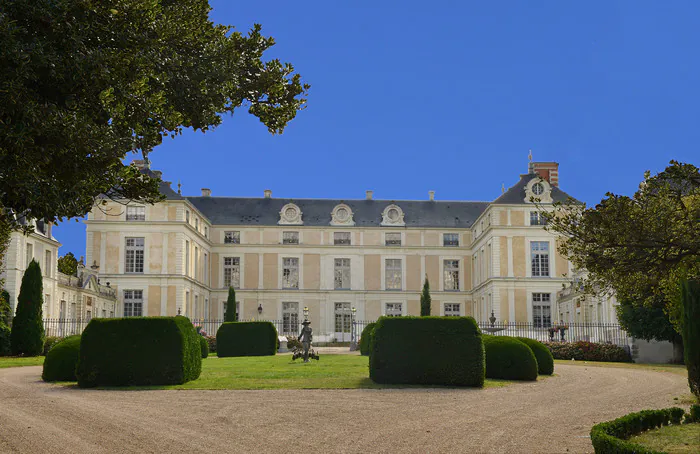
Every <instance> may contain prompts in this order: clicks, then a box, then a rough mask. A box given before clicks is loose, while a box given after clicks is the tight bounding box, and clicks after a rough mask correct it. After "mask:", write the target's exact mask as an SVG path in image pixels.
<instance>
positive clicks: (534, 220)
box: [530, 211, 547, 225]
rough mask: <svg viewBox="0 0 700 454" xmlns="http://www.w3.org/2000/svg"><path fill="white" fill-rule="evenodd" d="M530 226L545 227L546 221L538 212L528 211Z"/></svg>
mask: <svg viewBox="0 0 700 454" xmlns="http://www.w3.org/2000/svg"><path fill="white" fill-rule="evenodd" d="M530 225H547V219H545V217H544V216H543V215H542V213H540V212H539V211H530Z"/></svg>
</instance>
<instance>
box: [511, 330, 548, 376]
mask: <svg viewBox="0 0 700 454" xmlns="http://www.w3.org/2000/svg"><path fill="white" fill-rule="evenodd" d="M516 339H518V340H519V341H520V342H522V343H524V344H525V345H527V346H528V347H530V350H532V353H534V354H535V359H537V373H539V374H540V375H552V374H553V373H554V356H552V352H551V351H549V349H548V348H547V346H546V345H544V344H543V343H542V342H540V341H537V340H535V339H530V338H528V337H518V338H516Z"/></svg>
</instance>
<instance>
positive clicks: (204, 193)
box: [202, 188, 211, 197]
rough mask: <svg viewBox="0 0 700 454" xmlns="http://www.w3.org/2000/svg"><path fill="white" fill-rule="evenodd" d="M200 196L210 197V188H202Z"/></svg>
mask: <svg viewBox="0 0 700 454" xmlns="http://www.w3.org/2000/svg"><path fill="white" fill-rule="evenodd" d="M202 197H211V189H209V188H202Z"/></svg>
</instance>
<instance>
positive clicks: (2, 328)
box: [0, 321, 12, 356]
mask: <svg viewBox="0 0 700 454" xmlns="http://www.w3.org/2000/svg"><path fill="white" fill-rule="evenodd" d="M10 345H11V344H10V327H9V326H7V325H6V324H4V323H3V322H2V321H0V356H10V355H11V354H12V349H11V347H10Z"/></svg>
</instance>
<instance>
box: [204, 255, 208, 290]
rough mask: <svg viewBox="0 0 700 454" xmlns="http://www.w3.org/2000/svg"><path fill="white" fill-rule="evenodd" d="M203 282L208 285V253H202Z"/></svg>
mask: <svg viewBox="0 0 700 454" xmlns="http://www.w3.org/2000/svg"><path fill="white" fill-rule="evenodd" d="M203 282H204V283H205V284H207V285H209V254H207V253H206V252H205V253H204V281H203Z"/></svg>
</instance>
